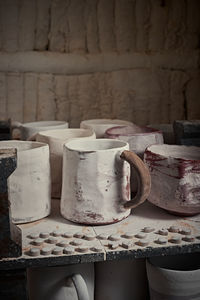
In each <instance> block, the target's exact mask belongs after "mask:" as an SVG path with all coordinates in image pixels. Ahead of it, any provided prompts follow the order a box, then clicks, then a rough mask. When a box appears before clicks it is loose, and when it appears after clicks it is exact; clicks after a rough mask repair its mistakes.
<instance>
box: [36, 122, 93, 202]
mask: <svg viewBox="0 0 200 300" xmlns="http://www.w3.org/2000/svg"><path fill="white" fill-rule="evenodd" d="M75 138H83V139H95V138H96V136H95V133H94V131H92V130H91V129H80V128H67V129H56V130H47V131H42V132H39V133H38V134H37V135H36V141H38V142H43V143H47V144H48V145H49V150H50V165H51V184H52V186H51V195H52V197H53V198H60V197H61V187H62V162H63V145H64V144H65V143H66V142H67V141H70V140H72V139H75Z"/></svg>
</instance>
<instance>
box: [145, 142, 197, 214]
mask: <svg viewBox="0 0 200 300" xmlns="http://www.w3.org/2000/svg"><path fill="white" fill-rule="evenodd" d="M144 160H145V162H146V164H147V165H148V167H149V171H150V174H151V181H152V187H151V192H150V195H149V197H148V200H149V201H150V202H152V203H153V204H155V205H157V206H159V207H161V208H164V209H166V210H168V211H169V212H171V213H174V214H178V215H185V216H188V215H195V214H198V213H200V148H199V147H192V146H178V145H165V144H164V145H153V146H150V147H148V148H147V150H146V151H145V155H144Z"/></svg>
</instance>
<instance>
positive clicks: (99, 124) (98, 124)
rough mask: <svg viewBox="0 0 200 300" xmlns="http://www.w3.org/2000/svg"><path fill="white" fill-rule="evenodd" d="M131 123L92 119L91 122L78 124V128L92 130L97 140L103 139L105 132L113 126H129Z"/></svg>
mask: <svg viewBox="0 0 200 300" xmlns="http://www.w3.org/2000/svg"><path fill="white" fill-rule="evenodd" d="M132 124H133V123H132V122H129V121H126V120H118V119H93V120H84V121H82V122H81V123H80V128H92V129H93V130H94V131H95V133H96V137H97V138H103V137H104V134H105V132H106V130H107V129H108V128H110V127H114V126H120V125H121V126H122V125H129V126H131V125H132Z"/></svg>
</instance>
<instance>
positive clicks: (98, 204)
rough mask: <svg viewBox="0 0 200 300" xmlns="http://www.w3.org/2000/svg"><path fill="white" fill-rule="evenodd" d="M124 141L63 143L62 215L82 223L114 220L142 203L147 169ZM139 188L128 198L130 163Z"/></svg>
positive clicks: (146, 182) (144, 195) (145, 187)
mask: <svg viewBox="0 0 200 300" xmlns="http://www.w3.org/2000/svg"><path fill="white" fill-rule="evenodd" d="M128 149H129V145H128V143H126V142H123V141H118V140H111V139H96V140H87V141H85V140H81V139H76V140H74V141H70V142H68V143H66V144H65V145H64V153H63V183H62V197H61V214H62V215H63V217H65V218H66V219H69V220H71V221H74V222H78V223H84V224H108V223H115V222H118V221H120V220H122V219H124V218H126V217H127V216H128V215H129V214H130V209H131V208H133V207H136V206H137V205H139V204H141V203H143V202H144V201H145V200H146V198H147V196H148V194H149V192H150V175H149V171H148V169H147V168H146V166H145V165H144V163H143V162H142V160H141V159H140V158H139V157H138V156H137V155H136V154H134V153H132V152H130V151H128ZM127 162H129V163H130V164H131V165H132V166H133V167H134V170H135V172H136V173H137V177H138V191H137V194H136V196H135V198H134V199H133V200H131V201H130V165H129V164H128V163H127Z"/></svg>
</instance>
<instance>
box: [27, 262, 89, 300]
mask: <svg viewBox="0 0 200 300" xmlns="http://www.w3.org/2000/svg"><path fill="white" fill-rule="evenodd" d="M27 281H28V288H29V299H30V300H46V299H48V300H94V264H93V263H88V264H77V265H68V266H61V267H45V268H29V269H28V270H27Z"/></svg>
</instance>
